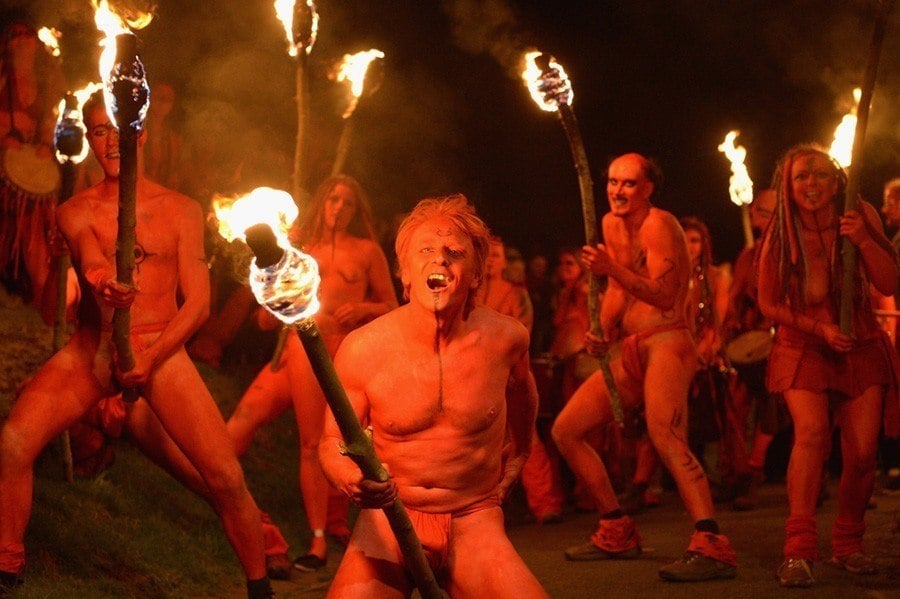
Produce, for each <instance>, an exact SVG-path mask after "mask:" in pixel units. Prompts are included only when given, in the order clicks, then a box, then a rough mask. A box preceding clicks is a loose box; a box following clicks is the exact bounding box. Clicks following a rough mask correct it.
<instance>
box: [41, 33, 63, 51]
mask: <svg viewBox="0 0 900 599" xmlns="http://www.w3.org/2000/svg"><path fill="white" fill-rule="evenodd" d="M60 37H62V34H61V33H60V32H59V31H57V30H56V29H53V28H52V27H41V28H40V29H38V39H39V40H41V41H42V42H43V43H44V45H45V46H46V47H47V51H48V52H50V54H52V55H53V56H59V38H60Z"/></svg>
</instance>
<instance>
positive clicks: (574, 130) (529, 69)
mask: <svg viewBox="0 0 900 599" xmlns="http://www.w3.org/2000/svg"><path fill="white" fill-rule="evenodd" d="M522 78H523V79H524V80H525V85H526V87H527V88H528V91H529V92H531V97H532V99H533V100H534V101H535V103H536V104H537V105H538V107H539V108H540V109H541V110H543V111H545V112H555V113H556V114H557V115H559V120H560V122H561V123H562V127H563V131H565V133H566V139H567V140H568V141H569V150H571V152H572V160H573V161H574V162H575V171H576V172H577V173H578V187H579V190H580V191H581V213H582V217H583V220H584V236H585V240H586V242H587V244H588V245H590V246H595V245H597V243H599V241H600V236H599V235H598V234H597V209H596V205H595V203H594V182H593V181H592V180H591V170H590V167H589V166H588V159H587V152H585V150H584V141H583V140H582V138H581V131H580V130H579V129H578V122H577V121H576V120H575V112H574V111H573V110H572V100H573V99H574V97H575V94H574V92H573V91H572V83H571V82H570V81H569V77H568V75H566V71H565V69H563V67H562V65H560V64H559V63H557V62H556V60H555V59H554V58H553V57H552V56H550V55H549V54H543V53H541V52H538V51H533V52H529V53H527V54H526V55H525V71H524V72H523V73H522ZM588 281H589V283H590V291H589V293H588V312H589V315H590V323H591V332H592V333H593V334H595V335H598V336H599V335H600V334H601V331H600V310H599V306H598V305H597V296H598V295H599V294H600V282H599V281H598V280H597V276H596V275H594V274H593V273H589V278H588ZM600 369H601V370H602V372H603V381H604V382H605V383H606V390H607V391H608V392H609V402H610V406H611V407H612V411H613V416H614V417H615V419H616V422H617V423H618V424H619V426H623V424H624V422H625V414H624V412H623V411H622V398H621V396H620V395H619V388H618V387H617V386H616V382H615V380H614V379H613V376H612V370H610V367H609V356H608V355H604V356H601V358H600Z"/></svg>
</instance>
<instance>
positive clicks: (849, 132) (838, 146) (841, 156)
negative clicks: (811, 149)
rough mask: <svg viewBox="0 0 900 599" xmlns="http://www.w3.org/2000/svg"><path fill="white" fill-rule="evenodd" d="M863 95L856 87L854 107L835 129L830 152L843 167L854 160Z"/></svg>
mask: <svg viewBox="0 0 900 599" xmlns="http://www.w3.org/2000/svg"><path fill="white" fill-rule="evenodd" d="M861 97H862V90H861V89H860V88H858V87H857V88H856V89H854V90H853V99H854V102H853V107H852V108H851V109H850V112H848V113H847V114H845V115H844V117H843V118H842V119H841V122H840V124H839V125H838V126H837V127H836V128H835V130H834V141H832V142H831V148H830V149H829V150H828V154H830V155H831V157H832V158H834V159H835V160H837V162H838V164H840V165H841V166H842V167H843V168H847V167H848V166H850V163H851V162H852V160H853V138H854V137H856V110H857V108H859V99H860V98H861Z"/></svg>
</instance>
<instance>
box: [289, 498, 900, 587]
mask: <svg viewBox="0 0 900 599" xmlns="http://www.w3.org/2000/svg"><path fill="white" fill-rule="evenodd" d="M829 488H830V491H831V497H832V499H830V500H828V501H826V502H825V504H824V505H823V507H822V509H821V510H820V514H819V523H820V525H819V531H820V536H821V538H820V551H821V553H822V555H823V556H826V557H827V556H828V555H830V551H829V545H828V541H829V539H830V534H829V531H830V525H831V521H832V519H833V518H834V514H835V510H836V501H835V499H833V497H834V494H835V492H836V483H834V482H832V483H831V484H830V486H829ZM761 500H762V502H761V506H760V509H758V510H755V511H753V512H743V513H738V512H733V511H730V510H727V509H721V510H720V512H719V515H718V518H719V522H720V524H721V526H722V530H723V532H725V533H726V534H727V535H728V536H729V537H730V539H731V542H732V544H733V545H734V547H735V549H736V550H737V553H738V559H739V561H740V569H739V571H738V577H737V578H736V579H734V580H727V581H724V580H723V581H713V582H706V583H690V584H688V583H666V582H663V581H662V580H660V579H659V576H658V575H657V569H658V568H659V567H660V566H661V565H663V564H666V563H668V562H670V561H673V560H675V559H677V558H678V557H679V556H680V555H681V554H682V553H683V552H684V550H685V548H686V547H687V542H688V536H689V534H690V532H691V527H690V525H689V523H688V518H687V515H686V513H685V511H684V508H683V507H682V505H681V502H680V500H679V499H678V497H677V496H676V495H675V494H668V495H664V496H663V504H662V505H661V506H660V507H658V508H654V509H652V510H649V511H647V512H646V513H645V514H641V515H640V516H637V517H636V521H637V524H638V528H639V530H640V532H641V535H642V536H643V538H644V548H645V554H644V556H643V557H642V558H640V559H637V560H632V561H620V562H580V563H575V562H567V561H566V560H565V559H564V558H563V554H562V551H563V549H565V548H566V547H567V546H570V545H575V544H579V543H581V542H583V541H584V540H585V539H586V537H587V535H589V534H590V532H591V531H592V527H593V526H594V525H595V516H594V515H592V514H572V515H570V516H568V517H567V518H566V519H565V521H564V522H562V523H560V524H555V525H548V526H538V525H537V524H534V523H531V522H528V521H527V519H526V518H525V517H524V515H523V513H522V508H521V506H519V505H513V506H512V509H511V510H510V515H509V521H510V522H509V527H508V528H509V535H510V538H511V539H512V541H513V543H514V544H515V545H516V547H517V548H518V550H519V552H520V553H521V554H522V556H523V557H524V559H525V561H526V562H527V563H528V565H529V566H530V567H531V568H532V570H533V571H534V573H535V574H536V575H537V577H538V578H539V579H540V581H541V583H542V584H543V585H544V587H545V588H546V589H547V592H548V593H549V594H550V596H551V597H555V598H560V599H568V598H582V597H584V598H588V597H590V598H592V597H615V598H616V599H624V598H645V597H646V598H651V597H652V598H653V599H661V598H662V599H681V598H684V599H698V598H699V597H704V598H705V597H728V598H742V597H748V598H749V597H753V598H754V599H755V598H759V597H794V598H796V597H798V596H799V597H812V596H813V595H814V596H815V597H816V599H820V598H837V599H856V598H862V597H872V598H888V597H896V598H898V599H900V492H898V491H894V492H883V493H881V494H879V495H877V496H876V503H877V507H876V508H875V509H873V510H870V511H869V512H868V515H867V522H868V532H867V534H866V543H867V548H868V549H869V550H870V551H871V552H872V553H873V555H875V556H876V557H877V558H878V561H879V564H880V565H881V567H882V568H881V573H880V574H879V575H877V576H866V577H860V576H853V575H850V574H847V573H846V572H844V571H841V570H837V569H835V568H833V567H830V566H828V565H826V564H823V563H819V564H816V566H815V569H814V573H815V575H816V577H817V580H818V583H817V585H816V587H815V589H814V591H812V592H810V591H805V590H787V589H782V588H781V587H779V586H778V582H777V581H776V579H775V575H774V572H775V568H776V567H777V566H778V563H779V561H780V560H779V558H780V556H781V544H782V541H783V526H784V517H785V513H786V501H785V490H784V486H783V485H775V484H771V485H766V486H764V487H763V491H762V496H761ZM338 557H339V556H338V555H337V554H335V555H332V556H330V558H331V559H330V562H331V563H330V564H329V567H328V572H323V573H318V574H300V573H297V574H295V575H294V577H293V579H292V580H291V581H290V582H285V583H277V584H276V590H277V591H278V596H279V597H280V598H282V599H284V598H291V597H304V598H311V597H324V596H325V591H326V589H327V586H328V579H329V577H330V575H331V574H332V573H333V568H334V567H335V562H337V559H338Z"/></svg>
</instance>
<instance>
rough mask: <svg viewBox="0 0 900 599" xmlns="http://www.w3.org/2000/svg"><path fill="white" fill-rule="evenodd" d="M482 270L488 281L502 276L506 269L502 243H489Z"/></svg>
mask: <svg viewBox="0 0 900 599" xmlns="http://www.w3.org/2000/svg"><path fill="white" fill-rule="evenodd" d="M484 268H485V270H484V272H485V275H486V276H487V277H488V278H490V279H496V278H499V277H501V276H503V270H504V269H505V268H506V252H505V251H504V249H503V244H502V243H499V242H496V241H492V242H491V246H490V249H489V250H488V256H487V261H486V262H485V265H484Z"/></svg>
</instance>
